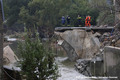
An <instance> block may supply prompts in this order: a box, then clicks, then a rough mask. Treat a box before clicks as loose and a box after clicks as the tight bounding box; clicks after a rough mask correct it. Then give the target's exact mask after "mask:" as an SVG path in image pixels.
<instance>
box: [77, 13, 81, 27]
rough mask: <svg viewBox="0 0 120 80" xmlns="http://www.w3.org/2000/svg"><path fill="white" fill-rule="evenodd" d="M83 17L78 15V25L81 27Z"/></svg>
mask: <svg viewBox="0 0 120 80" xmlns="http://www.w3.org/2000/svg"><path fill="white" fill-rule="evenodd" d="M81 19H82V18H81V17H80V15H78V17H77V20H78V26H79V27H80V26H81V25H80V24H81Z"/></svg>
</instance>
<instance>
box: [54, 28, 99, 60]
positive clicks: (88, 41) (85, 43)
mask: <svg viewBox="0 0 120 80" xmlns="http://www.w3.org/2000/svg"><path fill="white" fill-rule="evenodd" d="M55 34H56V35H57V36H59V37H61V38H62V39H63V40H64V42H63V43H62V45H66V44H67V46H66V47H65V46H64V49H66V50H65V51H66V52H67V54H68V56H69V55H71V54H73V53H75V54H74V55H77V56H78V57H77V58H76V60H77V59H78V58H91V57H93V56H94V55H95V54H96V53H97V52H98V50H99V48H100V43H99V40H98V39H97V38H95V36H93V34H92V32H86V31H85V30H76V29H75V30H68V31H65V32H55ZM62 47H63V46H62ZM71 48H72V49H71ZM71 50H74V51H71ZM70 51H71V52H73V53H71V52H70ZM72 57H75V56H71V57H70V56H69V58H70V59H71V58H72ZM73 60H75V58H74V59H73Z"/></svg>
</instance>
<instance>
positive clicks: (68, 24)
mask: <svg viewBox="0 0 120 80" xmlns="http://www.w3.org/2000/svg"><path fill="white" fill-rule="evenodd" d="M67 26H70V16H69V15H67Z"/></svg>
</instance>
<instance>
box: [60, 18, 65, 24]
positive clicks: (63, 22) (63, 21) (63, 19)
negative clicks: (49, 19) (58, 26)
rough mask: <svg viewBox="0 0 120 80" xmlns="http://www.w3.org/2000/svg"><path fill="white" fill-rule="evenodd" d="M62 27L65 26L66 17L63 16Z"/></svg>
mask: <svg viewBox="0 0 120 80" xmlns="http://www.w3.org/2000/svg"><path fill="white" fill-rule="evenodd" d="M61 20H62V26H65V17H64V16H62V19H61Z"/></svg>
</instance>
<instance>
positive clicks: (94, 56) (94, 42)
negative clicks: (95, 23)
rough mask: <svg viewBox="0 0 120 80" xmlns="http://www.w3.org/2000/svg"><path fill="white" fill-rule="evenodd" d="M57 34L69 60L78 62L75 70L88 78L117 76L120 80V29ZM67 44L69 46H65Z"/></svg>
mask: <svg viewBox="0 0 120 80" xmlns="http://www.w3.org/2000/svg"><path fill="white" fill-rule="evenodd" d="M55 34H56V35H59V36H60V37H61V39H62V43H61V44H60V45H61V46H62V47H63V48H64V49H65V51H66V52H67V54H68V57H69V59H70V60H71V61H76V64H75V69H76V70H77V71H78V72H80V73H82V74H84V75H86V76H103V75H104V76H113V77H114V76H115V75H116V76H117V77H118V79H120V78H119V76H120V75H119V73H120V72H119V70H120V68H119V67H118V66H119V63H120V62H119V60H118V59H119V56H120V54H119V51H120V49H119V48H118V47H120V31H119V30H118V29H115V30H114V29H111V30H110V31H104V32H102V31H95V32H94V31H85V30H81V29H73V30H67V31H64V32H55ZM66 43H67V46H65V44H66ZM69 46H71V47H69ZM107 46H108V47H107ZM109 46H112V47H109ZM68 48H69V49H68ZM70 50H72V52H71V51H70ZM111 50H112V51H111ZM110 51H111V52H110ZM73 54H76V56H74V55H73ZM69 55H70V56H69ZM110 55H111V56H110ZM73 57H74V58H73ZM116 69H117V70H116ZM113 70H114V71H113ZM110 80H112V79H110Z"/></svg>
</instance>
